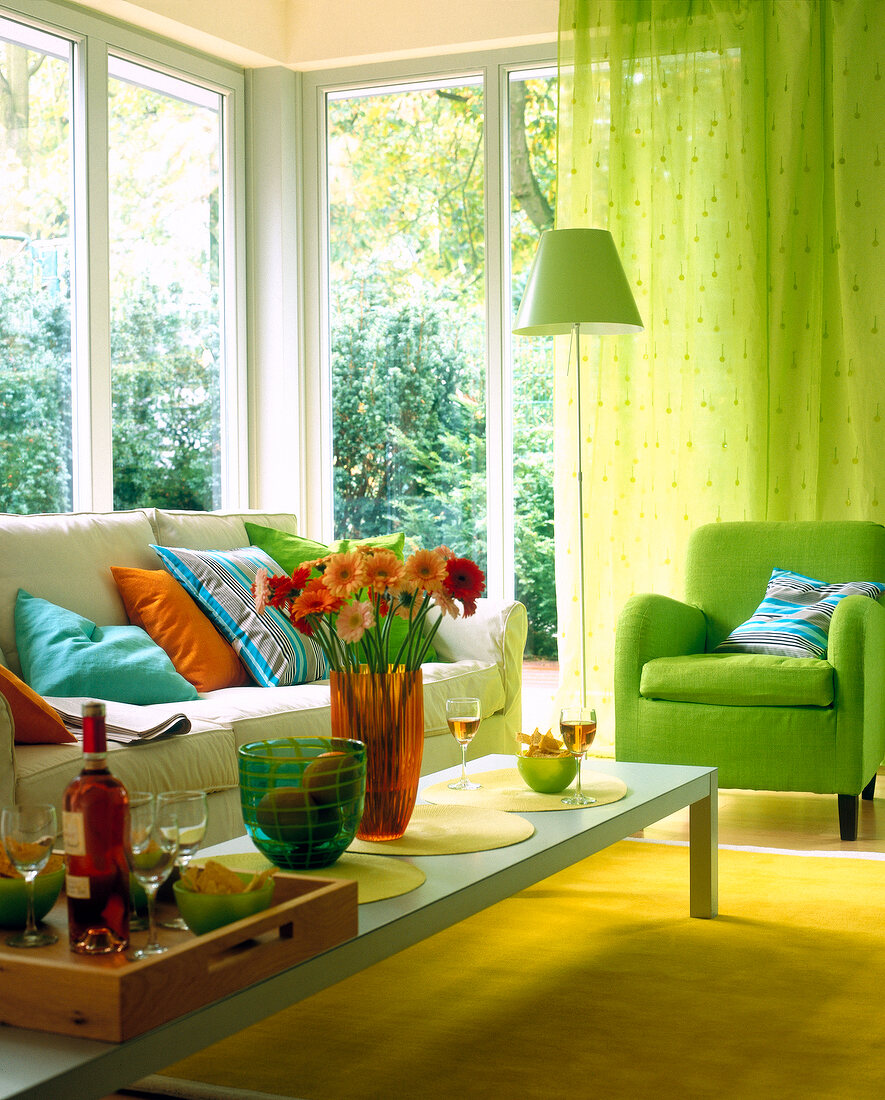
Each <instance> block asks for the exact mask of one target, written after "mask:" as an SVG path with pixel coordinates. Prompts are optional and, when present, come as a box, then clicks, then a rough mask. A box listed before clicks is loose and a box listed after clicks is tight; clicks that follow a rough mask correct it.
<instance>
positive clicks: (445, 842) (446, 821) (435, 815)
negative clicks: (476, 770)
mask: <svg viewBox="0 0 885 1100" xmlns="http://www.w3.org/2000/svg"><path fill="white" fill-rule="evenodd" d="M453 793H454V792H453ZM534 831H535V827H534V825H532V823H531V822H530V821H526V819H525V818H524V817H517V816H516V815H515V814H506V813H502V812H501V811H500V810H489V809H487V808H486V807H484V806H452V805H447V806H421V805H419V806H416V807H415V809H414V812H413V813H412V817H411V819H410V821H409V825H408V828H407V829H406V831H405V833H404V834H403V835H402V836H401V837H398V838H397V839H396V840H359V839H357V840H354V841H353V843H352V844H351V845H350V847H349V848H348V849H347V851H348V852H364V853H367V854H371V855H378V854H381V855H383V854H387V853H389V854H390V855H397V856H441V855H454V854H456V853H458V852H487V851H489V850H490V849H491V848H506V847H507V845H508V844H518V843H519V842H520V841H521V840H527V839H528V838H529V837H530V836H531V835H532V834H533V833H534Z"/></svg>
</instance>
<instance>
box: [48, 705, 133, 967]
mask: <svg viewBox="0 0 885 1100" xmlns="http://www.w3.org/2000/svg"><path fill="white" fill-rule="evenodd" d="M107 751H108V747H107V735H106V731H105V707H104V703H86V704H84V706H83V770H82V771H81V772H80V774H79V776H77V778H76V779H74V780H72V781H71V782H70V783H69V784H68V787H67V789H66V790H65V794H64V802H63V813H62V829H63V833H64V846H65V892H66V893H67V896H68V934H69V937H70V945H71V950H72V951H76V952H77V953H78V954H81V955H107V954H111V953H113V952H115V951H123V950H125V949H126V948H127V947H128V946H129V909H130V896H129V867H128V864H127V862H126V851H125V848H124V839H125V833H126V825H127V819H128V815H129V797H128V795H127V794H126V788H125V787H124V786H123V784H122V783H121V782H120V780H119V779H116V778H115V777H114V776H113V775H111V772H110V769H109V768H108V760H107Z"/></svg>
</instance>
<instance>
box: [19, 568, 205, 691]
mask: <svg viewBox="0 0 885 1100" xmlns="http://www.w3.org/2000/svg"><path fill="white" fill-rule="evenodd" d="M15 640H16V645H17V646H18V653H19V659H20V660H21V665H22V678H23V679H24V681H25V682H26V683H27V684H28V685H29V687H31V688H32V689H33V690H34V691H36V692H37V694H38V695H44V696H45V695H50V696H68V697H76V698H81V697H86V698H89V697H93V698H97V699H108V700H111V701H113V702H116V703H135V704H138V705H143V704H146V703H179V702H184V701H186V700H190V699H198V698H199V695H198V694H197V691H196V689H195V688H194V686H193V684H190V683H189V682H188V681H187V680H185V679H184V677H183V676H179V674H178V673H177V672H176V671H175V668H174V666H173V664H172V662H171V661H170V660H169V658H168V657H167V656H166V654H165V652H164V651H163V650H162V649H161V648H160V647H159V646H158V645H157V643H156V642H155V641H153V639H152V638H151V637H150V635H149V634H148V633H147V632H146V631H144V630H142V629H141V627H139V626H105V627H101V626H96V625H95V623H93V622H90V620H89V619H86V618H84V617H83V616H82V615H78V614H77V613H76V612H75V611H68V610H67V608H64V607H58V606H57V605H56V604H54V603H50V602H49V601H48V600H41V599H40V598H39V597H37V596H32V595H30V593H28V592H25V591H24V589H19V592H18V596H17V597H16V601H15Z"/></svg>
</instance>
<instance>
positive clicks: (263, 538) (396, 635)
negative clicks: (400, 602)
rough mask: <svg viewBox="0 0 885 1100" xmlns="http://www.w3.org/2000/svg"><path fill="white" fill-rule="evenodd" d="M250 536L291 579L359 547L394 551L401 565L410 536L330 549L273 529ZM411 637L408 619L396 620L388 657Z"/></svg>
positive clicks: (346, 542) (253, 526) (254, 527)
mask: <svg viewBox="0 0 885 1100" xmlns="http://www.w3.org/2000/svg"><path fill="white" fill-rule="evenodd" d="M246 534H247V535H248V536H249V541H250V542H251V543H252V545H253V546H260V547H261V549H262V550H264V552H265V553H266V554H269V555H270V556H271V557H272V558H273V560H274V561H275V562H278V563H279V564H280V565H281V566H282V568H283V570H284V572H286V573H288V574H289V575H290V576H291V574H292V573H294V572H295V570H296V569H297V568H298V567H299V565H303V564H304V563H305V562H306V561H313V560H314V558H323V557H325V556H326V554H346V553H348V552H349V551H351V550H354V549H356V548H357V547H358V546H380V547H382V548H383V549H384V550H391V551H392V552H393V553H394V554H396V556H397V557H398V558H399V560H400V561H403V560H404V558H405V545H406V536H405V534H404V532H402V531H397V532H396V533H395V534H392V535H377V536H376V537H375V538H369V539H336V540H335V541H334V542H331V543H329V545H328V546H324V545H323V543H321V542H314V541H313V539H306V538H302V537H301V535H290V534H289V533H288V532H286V531H277V530H276V529H275V528H273V527H262V526H260V524H257V523H246ZM407 633H408V624H407V623H406V622H405V620H404V619H400V618H399V617H395V618H394V620H393V622H392V623H391V624H390V634H389V635H388V638H387V656H388V657H389V658H390V660H393V659H394V658H395V657H396V655H397V653H399V649H400V646H401V645H402V644H403V642H404V641H405V640H406V634H407ZM436 659H437V654H436V650H435V649H434V648H433V646H431V647H430V649H429V650H428V651H427V655H426V656H425V658H424V660H425V661H435V660H436Z"/></svg>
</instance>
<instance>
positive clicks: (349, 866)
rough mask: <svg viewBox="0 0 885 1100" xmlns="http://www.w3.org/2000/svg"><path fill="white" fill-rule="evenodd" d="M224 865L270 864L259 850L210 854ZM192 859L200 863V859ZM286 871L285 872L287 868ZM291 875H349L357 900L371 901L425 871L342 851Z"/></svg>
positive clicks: (405, 888) (402, 889)
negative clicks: (328, 862) (328, 860)
mask: <svg viewBox="0 0 885 1100" xmlns="http://www.w3.org/2000/svg"><path fill="white" fill-rule="evenodd" d="M212 858H213V859H217V860H218V862H219V863H223V864H224V865H225V867H230V868H231V869H232V870H234V871H263V870H264V868H265V867H271V866H273V864H272V863H271V862H270V860H269V859H265V857H264V856H263V855H262V854H261V852H258V851H255V852H232V853H231V854H230V855H224V856H213V857H212ZM195 862H197V863H199V862H200V861H199V860H196V861H195ZM287 873H288V872H287ZM291 873H292V874H293V875H310V876H312V877H313V878H348V879H355V880H356V884H357V901H358V902H359V904H360V905H365V904H366V903H367V902H370V901H381V900H382V899H383V898H395V897H399V895H400V894H408V893H409V892H410V891H412V890H417V888H418V887H419V886H420V885H421V884H422V883H423V882H424V880H425V879H426V878H427V875H425V874H424V872H423V871H422V870H420V869H419V868H418V867H415V866H413V865H412V864H411V863H405V862H403V861H402V860H399V859H384V858H381V859H379V858H378V856H366V855H357V854H355V853H350V852H345V853H344V854H343V855H342V856H339V857H338V859H336V860H335V862H334V863H333V864H332V866H331V867H315V868H312V869H311V870H309V871H292V872H291Z"/></svg>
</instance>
